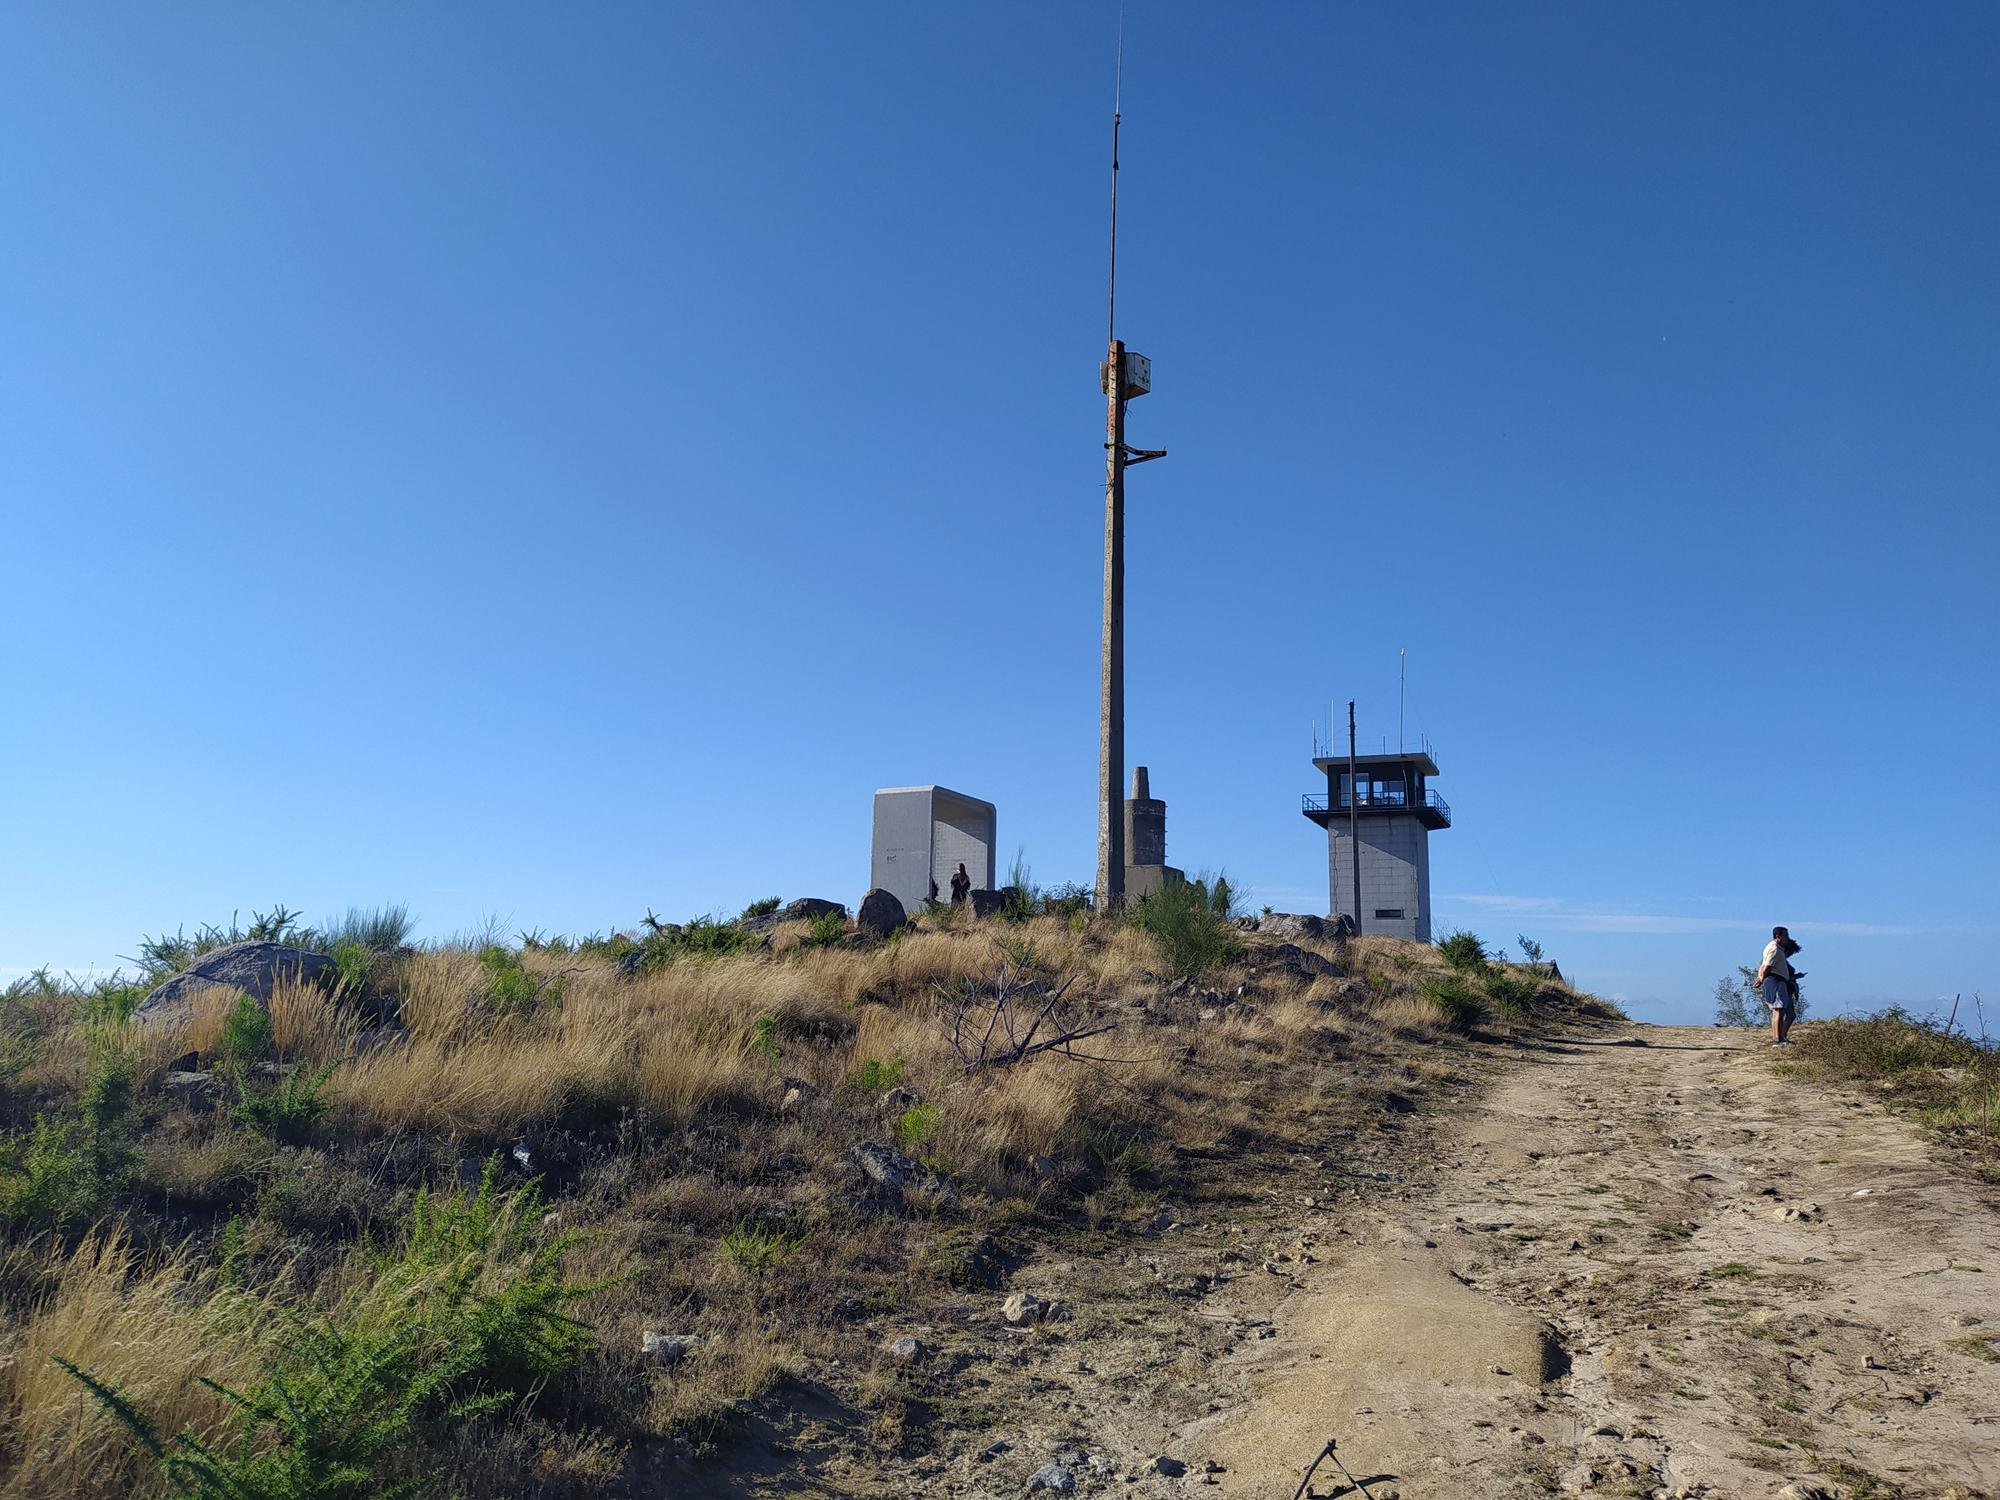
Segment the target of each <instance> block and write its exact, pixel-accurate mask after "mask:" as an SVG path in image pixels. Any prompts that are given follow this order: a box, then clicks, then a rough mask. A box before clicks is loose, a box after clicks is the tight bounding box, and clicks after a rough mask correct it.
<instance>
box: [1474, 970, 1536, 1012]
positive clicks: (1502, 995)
mask: <svg viewBox="0 0 2000 1500" xmlns="http://www.w3.org/2000/svg"><path fill="white" fill-rule="evenodd" d="M1541 991H1542V983H1541V981H1540V980H1539V979H1536V978H1532V977H1529V976H1527V975H1523V974H1516V973H1514V972H1512V971H1511V970H1508V969H1495V970H1493V971H1492V972H1491V973H1490V974H1488V975H1487V976H1486V996H1487V998H1488V999H1490V1000H1491V1001H1492V1002H1493V1003H1494V1004H1495V1005H1497V1006H1499V1007H1500V1009H1502V1010H1503V1011H1506V1012H1507V1013H1508V1014H1509V1015H1514V1016H1524V1015H1526V1014H1528V1012H1529V1011H1531V1010H1532V1009H1534V1003H1535V996H1537V995H1539V994H1540V993H1541Z"/></svg>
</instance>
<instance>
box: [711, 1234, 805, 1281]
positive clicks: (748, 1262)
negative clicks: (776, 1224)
mask: <svg viewBox="0 0 2000 1500" xmlns="http://www.w3.org/2000/svg"><path fill="white" fill-rule="evenodd" d="M807 1238H808V1235H806V1234H795V1235H791V1234H786V1233H784V1232H783V1231H782V1230H777V1229H772V1228H769V1227H767V1226H766V1225H763V1224H752V1223H749V1222H747V1221H746V1222H744V1223H741V1224H738V1225H737V1226H736V1227H735V1228H734V1229H732V1230H730V1231H729V1233H727V1234H725V1235H724V1236H723V1237H722V1253H723V1255H724V1256H725V1257H726V1258H727V1259H729V1260H730V1261H733V1262H734V1263H735V1264H736V1265H738V1266H741V1267H742V1268H743V1269H744V1270H746V1271H749V1272H751V1273H752V1274H753V1275H758V1276H761V1275H763V1274H764V1272H766V1271H768V1270H770V1269H771V1268H772V1267H774V1266H781V1265H783V1264H784V1263H785V1261H786V1260H787V1259H788V1258H789V1257H790V1256H791V1253H792V1252H793V1251H794V1250H796V1249H798V1248H799V1246H801V1245H803V1244H804V1243H805V1242H806V1240H807Z"/></svg>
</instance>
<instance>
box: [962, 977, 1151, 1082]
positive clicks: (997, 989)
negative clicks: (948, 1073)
mask: <svg viewBox="0 0 2000 1500" xmlns="http://www.w3.org/2000/svg"><path fill="white" fill-rule="evenodd" d="M1081 977H1082V976H1081V975H1079V974H1072V975H1070V977H1069V978H1067V979H1065V980H1064V981H1063V982H1062V983H1061V984H1059V985H1057V986H1056V987H1055V989H1053V990H1050V989H1049V988H1048V987H1047V986H1046V985H1045V984H1044V983H1043V982H1042V981H1041V980H1039V979H1034V978H1031V977H1029V976H1027V975H1025V974H1024V973H1023V972H1022V970H1021V967H1020V965H1018V964H1016V963H1013V962H1009V963H1007V964H1005V965H1004V966H1003V967H1002V968H1001V970H1000V972H999V974H998V975H997V976H996V977H995V978H994V979H993V981H992V982H991V983H990V984H987V985H974V984H972V983H970V982H967V983H966V984H965V985H963V986H962V987H961V988H959V989H958V990H957V991H953V990H950V989H947V988H946V987H945V986H944V985H941V984H940V985H937V986H935V988H936V990H937V992H938V994H939V995H941V996H942V997H943V998H944V1002H945V1006H944V1013H943V1020H942V1025H943V1030H944V1036H945V1040H946V1041H947V1042H949V1043H950V1044H951V1050H952V1052H953V1054H954V1055H956V1056H957V1058H958V1060H959V1063H960V1064H961V1065H962V1066H963V1067H964V1069H965V1071H966V1072H968V1073H976V1072H978V1071H979V1070H980V1069H981V1068H1002V1067H1005V1066H1006V1065H1007V1064H1009V1063H1017V1062H1019V1061H1021V1059H1023V1058H1025V1057H1033V1056H1034V1055H1035V1054H1036V1053H1038V1052H1060V1053H1062V1054H1064V1055H1065V1056H1071V1057H1079V1058H1082V1057H1084V1056H1085V1054H1083V1053H1077V1052H1072V1051H1071V1050H1070V1049H1071V1048H1072V1047H1073V1046H1074V1044H1075V1043H1077V1042H1080V1041H1082V1040H1084V1039H1085V1038H1086V1037H1093V1036H1102V1035H1103V1034H1104V1033H1105V1032H1107V1031H1112V1030H1115V1029H1116V1028H1117V1024H1118V1023H1117V1022H1115V1021H1093V1020H1091V1018H1090V1017H1089V1015H1088V1014H1087V1013H1086V1012H1083V1011H1080V1010H1078V1009H1077V1008H1076V1007H1075V1006H1074V1005H1073V1004H1066V1003H1065V998H1066V997H1067V996H1068V994H1069V991H1070V986H1072V985H1074V984H1075V983H1076V982H1077V980H1078V979H1080V978H1081ZM1089 1060H1090V1061H1098V1062H1112V1061H1118V1060H1119V1059H1113V1058H1091V1059H1089Z"/></svg>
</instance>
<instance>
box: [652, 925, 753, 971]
mask: <svg viewBox="0 0 2000 1500" xmlns="http://www.w3.org/2000/svg"><path fill="white" fill-rule="evenodd" d="M645 926H646V935H645V937H643V938H641V939H640V940H639V967H640V968H641V969H642V970H645V969H657V968H659V967H660V966H661V965H662V964H665V963H669V962H671V961H672V960H674V959H676V958H719V957H721V956H722V955H724V954H728V953H741V952H743V951H744V950H746V949H749V948H755V947H757V946H759V945H760V944H761V943H762V942H763V941H764V940H763V938H762V937H760V936H759V935H758V934H756V933H754V932H745V931H744V930H743V929H742V928H741V927H738V926H737V925H736V924H735V923H734V922H720V921H717V920H716V919H715V918H714V917H694V918H691V919H690V920H688V921H686V922H662V921H661V920H660V919H659V918H658V917H656V916H654V915H653V914H652V913H651V912H650V911H649V912H647V913H646V921H645Z"/></svg>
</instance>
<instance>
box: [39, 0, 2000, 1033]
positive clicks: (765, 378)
mask: <svg viewBox="0 0 2000 1500" xmlns="http://www.w3.org/2000/svg"><path fill="white" fill-rule="evenodd" d="M1128 24H1129V35H1128V41H1127V50H1126V63H1127V68H1126V80H1125V98H1124V102H1125V125H1126V135H1125V172H1124V174H1123V175H1124V197H1123V201H1122V206H1121V231H1122V234H1121V238H1122V242H1123V251H1124V253H1123V261H1122V277H1121V285H1120V298H1119V308H1120V332H1121V334H1123V336H1124V337H1125V338H1126V339H1127V340H1128V342H1129V343H1130V344H1131V346H1132V347H1133V348H1135V349H1138V350H1140V351H1142V352H1144V353H1146V354H1148V355H1149V356H1150V357H1151V358H1152V359H1153V361H1154V366H1153V368H1154V386H1155V389H1154V394H1152V395H1150V396H1148V397H1147V398H1146V399H1144V400H1143V401H1140V402H1137V403H1135V404H1134V406H1133V408H1132V418H1131V421H1132V436H1133V439H1134V440H1135V441H1136V442H1138V443H1140V444H1141V445H1143V446H1148V447H1151V446H1165V447H1168V448H1170V449H1171V456H1170V457H1169V458H1168V459H1166V460H1165V461H1164V462H1161V463H1158V464H1153V465H1149V466H1147V467H1146V468H1144V469H1141V470H1139V471H1137V472H1136V473H1135V474H1134V475H1133V478H1132V484H1131V494H1132V503H1131V520H1130V554H1131V556H1130V562H1131V567H1130V583H1129V591H1130V595H1129V598H1130V602H1129V684H1130V686H1129V691H1130V714H1129V743H1130V758H1131V760H1133V761H1134V762H1142V763H1145V764H1147V765H1149V766H1150V767H1151V768H1152V775H1153V787H1154V790H1155V792H1156V794H1157V795H1161V796H1164V797H1165V798H1166V799H1167V801H1168V808H1169V814H1168V817H1169V821H1168V839H1169V854H1170V857H1171V858H1172V859H1173V860H1174V861H1175V862H1176V863H1180V864H1184V865H1186V866H1189V867H1191V868H1193V867H1226V868H1227V869H1228V870H1229V871H1230V872H1231V873H1232V874H1233V875H1235V876H1237V877H1238V878H1239V879H1240V880H1241V881H1242V882H1243V883H1245V884H1246V885H1247V886H1249V887H1250V888H1251V890H1252V892H1253V899H1254V900H1255V901H1258V902H1265V901H1268V902H1270V903H1271V904H1273V905H1275V906H1278V907H1280V908H1285V909H1304V910H1318V911H1323V910H1325V902H1326V896H1327V891H1326V883H1325V865H1326V853H1325V844H1324V838H1323V835H1322V834H1321V833H1320V832H1319V830H1318V829H1316V828H1314V827H1313V826H1312V825H1311V824H1309V823H1307V822H1306V821H1305V820H1304V819H1303V818H1302V817H1300V815H1299V812H1298V797H1299V794H1300V793H1301V792H1303V791H1307V790H1310V789H1312V787H1313V785H1314V775H1313V772H1312V769H1311V767H1310V766H1309V765H1308V763H1307V762H1308V758H1309V755H1310V746H1309V743H1308V736H1309V732H1310V727H1311V724H1312V722H1313V721H1314V720H1315V719H1317V720H1320V721H1321V722H1322V723H1323V722H1324V720H1325V717H1326V714H1327V705H1328V702H1329V700H1334V699H1337V700H1340V701H1341V702H1343V703H1344V701H1345V700H1346V699H1347V698H1348V697H1350V696H1352V697H1357V698H1358V699H1359V700H1360V705H1361V708H1360V712H1361V716H1362V724H1363V734H1364V735H1365V736H1371V737H1375V738H1377V739H1378V740H1379V738H1380V737H1381V736H1383V735H1385V734H1386V735H1389V736H1391V737H1393V735H1394V733H1395V713H1396V653H1397V650H1398V649H1399V648H1407V649H1408V651H1409V662H1410V695H1409V723H1410V727H1411V731H1412V732H1413V733H1415V732H1418V731H1421V732H1422V733H1425V734H1428V735H1429V736H1430V738H1431V739H1432V740H1433V741H1434V742H1435V744H1436V746H1437V753H1438V759H1439V762H1440V764H1441V766H1442V770H1443V774H1442V776H1441V777H1440V778H1439V781H1438V786H1439V788H1440V789H1441V790H1442V791H1443V793H1444V795H1446V796H1447V797H1448V798H1450V800H1451V802H1452V805H1453V808H1454V810H1455V814H1456V819H1457V821H1456V826H1454V827H1453V828H1451V829H1450V830H1449V831H1447V832H1443V833H1440V834H1438V835H1436V836H1435V837H1434V839H1433V843H1432V850H1433V868H1434V887H1435V892H1436V898H1437V899H1436V905H1437V909H1438V916H1439V920H1440V923H1441V924H1445V925H1449V924H1453V923H1459V922H1463V923H1468V924H1470V925H1472V926H1474V927H1475V928H1476V929H1477V930H1478V931H1480V932H1481V933H1483V934H1486V935H1487V936H1489V937H1490V938H1495V939H1504V940H1506V941H1507V942H1508V943H1509V944H1510V945H1511V944H1512V941H1513V938H1514V935H1515V934H1516V933H1517V932H1522V931H1525V932H1527V933H1529V934H1530V935H1531V936H1538V937H1540V938H1541V940H1542V941H1543V942H1544V943H1546V944H1547V946H1548V948H1549V949H1550V951H1551V952H1552V953H1553V954H1555V955H1556V956H1557V957H1558V958H1560V959H1561V960H1562V961H1563V962H1564V964H1565V967H1567V968H1570V969H1572V970H1574V971H1575V972H1576V973H1578V975H1579V976H1580V977H1581V978H1582V979H1583V980H1584V981H1585V982H1586V983H1589V984H1592V985H1594V986H1595V987H1597V988H1598V989H1600V990H1602V991H1603V992H1605V993H1610V994H1616V995H1620V996H1623V997H1624V998H1625V999H1626V1001H1627V1003H1628V1004H1630V1005H1631V1006H1632V1007H1633V1009H1634V1010H1635V1012H1636V1013H1637V1014H1639V1015H1641V1016H1645V1017H1648V1018H1653V1019H1663V1018H1676V1017H1702V1016H1705V1014H1706V1010H1707V997H1708V992H1709V990H1710V989H1711V987H1712V985H1713V983H1714V980H1715V978H1716V976H1718V975H1720V974H1722V973H1724V972H1725V971H1727V970H1729V969H1730V968H1731V967H1732V966H1733V965H1735V964H1736V963H1738V962H1744V961H1749V962H1754V961H1755V958H1756V955H1757V952H1758V949H1759V947H1760V944H1761V941H1762V933H1763V930H1764V929H1766V928H1768V926H1769V924H1770V923H1772V922H1773V921H1789V922H1790V923H1791V924H1792V926H1793V927H1794V928H1795V929H1796V930H1798V931H1799V932H1800V934H1801V935H1802V937H1803V938H1804V940H1805V942H1806V944H1807V952H1806V954H1805V955H1804V956H1803V957H1802V959H1801V963H1802V964H1804V965H1805V966H1806V967H1808V968H1809V969H1810V970H1811V971H1812V972H1813V974H1814V978H1813V980H1811V981H1809V983H1808V991H1809V993H1810V994H1811V995H1812V996H1813V997H1814V998H1815V999H1816V1000H1817V1001H1818V1002H1819V1003H1820V1004H1821V1005H1822V1006H1831V1005H1836V1004H1867V1003H1871V1002H1875V1001H1879V1000H1884V999H1889V998H1896V999H1901V1000H1905V1001H1908V1002H1911V1003H1914V1004H1916V1005H1917V1006H1919V1007H1920V1008H1927V1007H1929V1006H1930V1005H1931V1004H1932V1003H1934V1002H1935V1000H1936V998H1937V997H1938V996H1940V995H1943V996H1949V995H1950V994H1951V993H1953V992H1954V991H1957V990H1964V991H1967V992H1968V993H1969V992H1971V991H1973V990H1983V992H1984V994H1985V996H1986V998H1987V999H1988V1000H1989V1001H1990V1002H2000V966H1996V962H1995V959H1994V952H1995V948H1996V941H1995V939H1996V919H1995V917H1994V914H1993V909H1992V906H1991V902H1992V899H1993V894H1994V890H1995V886H1996V880H1995V873H1996V872H1995V856H1996V850H2000V801H1996V793H1995V789H1994V778H1993V775H1992V772H1991V770H1990V766H1991V764H1992V762H1993V760H1994V756H1995V749H1996V743H1995V742H1996V737H2000V713H1996V707H1995V668H1994V646H1995V643H1996V641H2000V607H1996V604H1995V590H1994V577H1993V573H1994V562H1995V557H1996V543H2000V523H1996V520H1995V516H1994V505H1995V500H1996V496H2000V420H1996V419H2000V167H1997V166H1996V163H2000V89H1996V88H1995V86H1994V80H1995V78H1996V77H2000V10H1995V9H1994V8H1993V7H1990V6H1981V5H1962V6H1939V5H1916V6H1897V7H1884V6H1875V5H1821V4H1813V5H1805V4H1791V5H1777V6H1755V7H1744V6H1737V5H1722V4H1709V5H1685V6H1650V7H1640V6H1636V5H1624V4H1619V5H1585V4H1572V5H1561V6H1556V5H1532V4H1531V5H1509V6H1488V5H1469V6H1451V7H1447V6H1424V7H1409V6H1370V7H1361V6H1354V5H1322V4H1300V5H1290V6H1279V5H1268V6H1217V5H1212V4H1192V3H1185V4H1181V3H1177V4H1165V3H1154V0H1130V18H1129V23H1128ZM1115 28H1116V8H1115V0H1102V3H1076V0H1064V3H1059V4H1057V3H1045V4H1009V5H976V6H975V5H970V4H967V5H936V4H905V5H889V4H864V5H858V6H836V5H825V4H795V5H754V4H722V3H715V4H703V5H637V4H630V5H610V4H608V5H599V6H587V7H574V6H564V7H554V6H547V5H520V4H479V5H471V4H459V5H428V6H417V7H412V6H403V5H390V4H382V3H376V4H343V5H320V6H296V5H286V6H270V5H252V4H233V5H231V4H211V5H202V6H168V7H157V6H156V7H135V6H130V5H99V4H89V3H66V4H62V5H39V6H13V7H9V8H8V9H7V10H6V11H5V12H4V14H0V142H4V145H0V195H4V199H5V201H6V203H7V205H8V212H7V228H6V230H5V232H4V233H0V503H4V529H3V530H0V560H4V564H5V574H4V576H5V584H4V591H0V713H4V715H5V721H6V725H7V730H6V733H5V734H4V735H0V840H4V843H0V970H7V971H13V970H18V969H20V968H23V967H27V966H32V965H37V964H41V963H50V964H54V965H56V966H58V967H70V968H74V969H82V968H85V967H87V966H92V965H103V964H108V963H111V962H114V961H115V959H116V956H117V955H119V954H122V953H130V952H132V951H133V947H134V944H135V942H136V941H137V938H138V936H139V934H140V933H142V932H151V931H157V930H159V929H161V928H172V927H174V926H176V925H179V924H182V923H187V924H190V925H192V924H194V923H197V922H201V921H206V920H225V921H226V920H227V919H228V917H229V914H230V912H231V911H232V910H233V909H241V910H243V911H244V912H245V913H246V914H247V912H248V910H249V909H250V908H251V907H253V906H261V905H268V904H269V903H271V902H274V901H284V902H286V903H289V904H291V905H293V906H299V907H303V908H305V910H306V912H307V914H308V916H320V915H325V914H327V913H328V912H329V911H330V910H332V909H336V908H341V907H344V906H346V905H347V904H349V903H350V902H360V903H373V902H377V901H383V900H402V901H407V902H408V903H409V904H410V905H411V906H412V907H413V908H414V909H415V910H416V912H417V913H418V914H419V915H420V917H421V918H422V928H423V931H425V932H427V933H431V934H437V933H445V932H451V931H454V930H458V929H463V928H467V927H470V926H473V925H476V924H477V923H478V922H479V921H480V920H481V918H482V917H483V916H486V915H489V914H491V915H496V916H498V917H500V918H502V919H506V920H509V921H510V922H511V924H512V925H514V926H516V927H520V926H541V927H544V928H553V929H566V930H572V931H574V930H580V929H593V928H595V929H602V928H608V927H614V926H627V925H630V924H632V923H633V922H634V921H635V920H636V919H637V918H638V917H639V916H640V915H641V914H642V913H643V912H644V911H645V910H646V908H647V907H649V906H650V907H652V908H654V909H656V910H658V911H660V912H662V913H663V914H668V915H673V916H686V915H689V914H692V913H695V912H698V911H706V910H724V911H729V910H734V909H735V908H736V907H738V906H740V905H741V904H742V903H744V902H746V901H748V900H750V899H752V898H755V897H758V896H763V895H767V894H784V895H787V896H791V895H798V894H807V893H810V894H824V895H831V896H835V897H838V898H841V899H844V900H847V901H850V902H852V901H853V900H855V899H856V898H858V897H859V896H860V894H861V893H862V890H863V889H864V887H865V886H866V884H867V875H868V866H867V860H868V815H869V796H870V792H871V790H872V789H873V788H875V787H877V786H887V785H899V784H906V783H913V782H931V781H936V782H941V783H943V784H945V785H948V786H953V787H958V788H961V789H963V790H966V791H969V792H973V793H975V794H977V795H981V796H985V797H988V798H991V799H992V800H994V801H995V802H997V803H998V804H999V807H1000V818H1001V840H1002V844H1003V860H1002V862H1003V864H1004V863H1005V857H1006V855H1008V854H1011V853H1012V851H1013V850H1014V849H1015V848H1016V846H1021V847H1023V848H1025V850H1026V852H1027V856H1028V858H1029V860H1030V862H1031V863H1032V865H1033V867H1034V870H1035V873H1036V875H1037V876H1038V877H1040V878H1041V879H1043V880H1045V881H1050V882H1053V881H1056V880H1060V879H1064V878H1069V877H1074V878H1078V879H1087V878H1088V876H1089V874H1090V870H1091V867H1092V862H1093V849H1094V843H1093V840H1094V830H1095V805H1094V796H1095V792H1094V778H1095V748H1096V739H1095V736H1096V701H1097V675H1096V674H1097V632H1098V625H1099V621H1098V570H1099V567H1100V560H1099V552H1098V546H1099V539H1100V534H1101V533H1100V528H1101V514H1102V512H1101V505H1102V500H1101V485H1102V450H1101V446H1100V445H1101V443H1102V434H1103V422H1102V419H1103V411H1102V406H1101V398H1100V396H1099V394H1098V391H1097V386H1096V363H1097V360H1098V359H1099V358H1100V356H1101V352H1102V344H1101V341H1102V338H1103V331H1104V323H1103V318H1104V305H1103V297H1104V285H1103V282H1104V254H1103V235H1104V191H1105V182H1106V155H1107V150H1106V148H1107V140H1106V137H1107V135H1108V126H1109V119H1108V116H1109V105H1110V84H1111V76H1110V74H1111V68H1110V63H1111V52H1112V44H1113V35H1114V31H1115Z"/></svg>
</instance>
